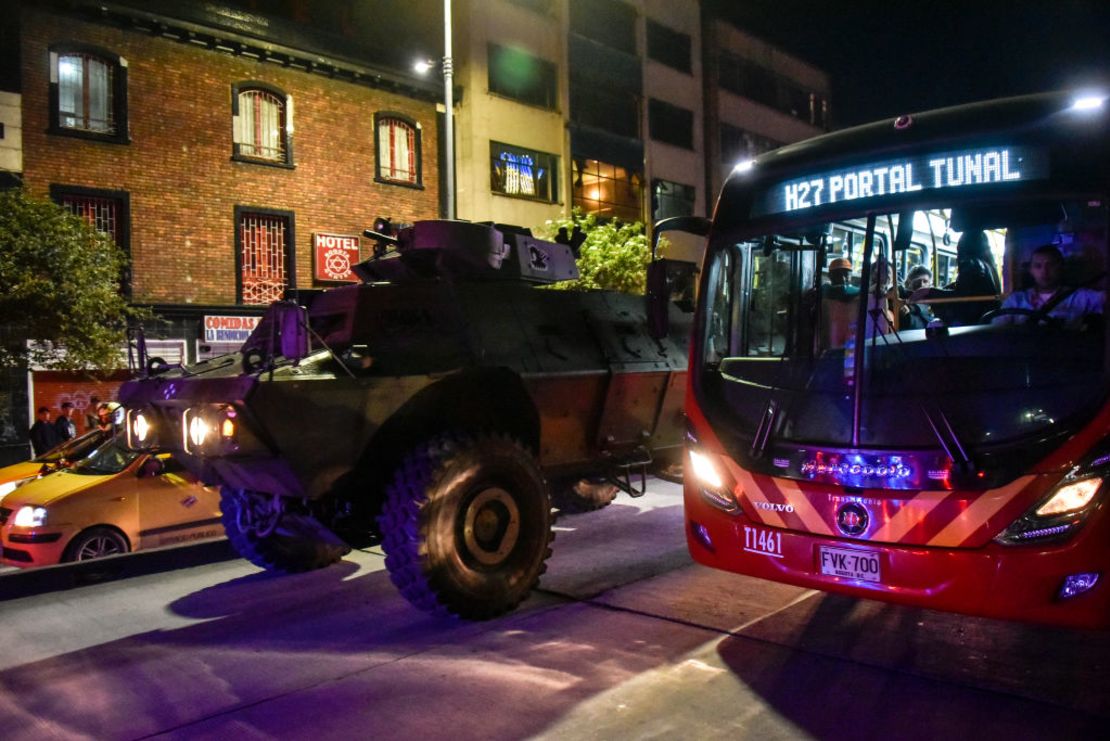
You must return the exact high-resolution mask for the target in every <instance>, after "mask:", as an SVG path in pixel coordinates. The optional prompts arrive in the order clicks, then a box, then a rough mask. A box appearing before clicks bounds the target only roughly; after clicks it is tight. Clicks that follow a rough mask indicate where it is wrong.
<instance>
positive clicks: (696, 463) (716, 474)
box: [687, 447, 740, 512]
mask: <svg viewBox="0 0 1110 741" xmlns="http://www.w3.org/2000/svg"><path fill="white" fill-rule="evenodd" d="M687 453H688V454H689V456H690V471H691V473H692V474H693V477H692V478H693V482H694V484H695V485H696V486H697V487H698V491H699V492H700V493H701V496H702V499H704V500H705V501H707V502H709V503H710V504H712V505H713V506H714V507H716V508H717V509H721V510H724V511H725V512H737V511H738V510H739V509H740V505H739V504H738V503H737V502H736V497H734V496H733V494H732V487H733V484H732V479H731V477H729V476H728V475H727V474H726V473H725V472H724V471H723V470H722V468H721V466H720V464H719V463H718V462H717V461H715V460H713V456H711V455H710V454H708V453H703V452H701V451H700V450H697V449H695V448H693V447H688V448H687Z"/></svg>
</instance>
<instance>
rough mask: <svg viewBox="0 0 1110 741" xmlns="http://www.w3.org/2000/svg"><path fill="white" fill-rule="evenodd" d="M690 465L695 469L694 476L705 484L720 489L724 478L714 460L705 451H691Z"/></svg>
mask: <svg viewBox="0 0 1110 741" xmlns="http://www.w3.org/2000/svg"><path fill="white" fill-rule="evenodd" d="M690 467H691V468H692V469H693V471H694V478H696V479H697V480H698V482H699V483H700V484H702V485H704V486H709V487H712V488H713V489H720V488H721V485H722V484H723V483H724V480H723V479H722V478H721V474H720V472H719V471H718V470H717V467H716V466H715V465H713V461H711V460H710V459H709V456H707V455H706V454H704V453H699V452H698V451H696V450H691V451H690Z"/></svg>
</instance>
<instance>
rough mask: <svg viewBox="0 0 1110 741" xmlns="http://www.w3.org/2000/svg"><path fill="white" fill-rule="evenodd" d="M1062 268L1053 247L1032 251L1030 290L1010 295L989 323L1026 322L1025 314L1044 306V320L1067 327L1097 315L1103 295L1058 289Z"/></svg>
mask: <svg viewBox="0 0 1110 741" xmlns="http://www.w3.org/2000/svg"><path fill="white" fill-rule="evenodd" d="M1063 267H1064V255H1063V254H1062V253H1061V252H1060V249H1059V248H1058V247H1056V246H1055V245H1052V244H1046V245H1043V246H1041V247H1038V248H1037V249H1035V250H1033V256H1032V259H1031V260H1030V263H1029V272H1030V273H1031V274H1032V276H1033V286H1032V287H1031V288H1027V289H1025V290H1024V291H1014V292H1013V293H1012V294H1010V296H1009V297H1008V298H1007V299H1006V300H1005V301H1004V302H1003V303H1002V308H1001V310H1000V312H1001V314H1000V315H999V316H997V317H995V318H994V320H993V323H994V324H1020V323H1023V322H1025V321H1026V319H1027V318H1028V316H1029V314H1028V312H1036V311H1041V310H1043V309H1044V308H1045V307H1046V306H1048V307H1049V310H1048V316H1050V317H1053V318H1055V319H1060V320H1062V321H1063V322H1064V323H1065V324H1067V325H1074V324H1078V323H1079V322H1080V321H1082V320H1083V317H1085V316H1087V315H1091V314H1096V315H1101V314H1102V307H1103V304H1104V303H1105V301H1106V297H1105V296H1104V295H1103V293H1102V292H1101V291H1095V290H1092V289H1090V288H1066V287H1064V286H1062V285H1061V284H1060V274H1061V273H1062V272H1063ZM1050 304H1051V306H1050ZM1007 309H1017V310H1023V311H1020V313H1018V312H1015V313H1012V314H1009V313H1006V310H1007Z"/></svg>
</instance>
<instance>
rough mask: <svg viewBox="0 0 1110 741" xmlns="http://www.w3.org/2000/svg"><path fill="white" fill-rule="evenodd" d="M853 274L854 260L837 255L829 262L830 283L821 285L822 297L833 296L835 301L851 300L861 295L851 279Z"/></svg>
mask: <svg viewBox="0 0 1110 741" xmlns="http://www.w3.org/2000/svg"><path fill="white" fill-rule="evenodd" d="M851 274H852V261H851V260H849V259H848V258H846V257H837V258H835V259H834V260H833V261H832V262H830V263H829V285H824V286H821V298H831V299H833V300H834V301H851V300H852V299H853V298H855V297H856V296H858V295H859V288H856V287H855V286H853V285H852V284H851V282H850V281H849V277H850V276H851Z"/></svg>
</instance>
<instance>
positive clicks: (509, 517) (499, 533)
mask: <svg viewBox="0 0 1110 741" xmlns="http://www.w3.org/2000/svg"><path fill="white" fill-rule="evenodd" d="M519 537H520V510H519V509H518V508H517V506H516V502H514V501H513V498H512V496H510V495H509V492H507V491H505V490H504V489H501V488H490V489H485V490H483V491H482V492H480V493H479V494H478V495H477V496H476V497H474V499H473V500H471V502H470V505H469V506H468V507H467V508H466V514H465V517H464V521H463V541H464V542H465V543H466V549H467V551H469V553H470V555H471V556H473V557H474V558H475V559H476V560H477V561H478V562H479V563H481V564H484V565H486V566H495V565H497V564H498V563H500V562H501V561H502V560H503V559H504V558H505V557H506V556H507V555H508V554H509V553H511V552H512V550H513V546H514V545H516V541H517V538H519Z"/></svg>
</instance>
